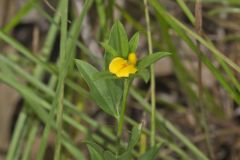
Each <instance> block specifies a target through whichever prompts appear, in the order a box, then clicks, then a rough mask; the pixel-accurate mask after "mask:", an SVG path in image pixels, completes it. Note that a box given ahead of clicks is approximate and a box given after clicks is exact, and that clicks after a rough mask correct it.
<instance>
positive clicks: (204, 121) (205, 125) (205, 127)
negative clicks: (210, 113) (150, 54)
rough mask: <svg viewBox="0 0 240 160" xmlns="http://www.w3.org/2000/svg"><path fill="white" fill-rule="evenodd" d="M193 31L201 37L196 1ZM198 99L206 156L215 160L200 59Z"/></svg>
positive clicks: (200, 21) (200, 7)
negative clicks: (206, 150)
mask: <svg viewBox="0 0 240 160" xmlns="http://www.w3.org/2000/svg"><path fill="white" fill-rule="evenodd" d="M195 17H196V21H195V30H196V32H197V33H198V34H199V35H200V36H201V35H202V4H201V0H197V1H196V4H195ZM197 47H198V49H199V50H201V48H200V47H201V44H200V43H199V42H198V41H197ZM198 97H199V108H200V111H201V113H200V123H201V126H202V129H203V131H204V134H205V137H206V146H207V149H208V152H209V153H208V154H209V156H210V157H211V159H215V157H214V153H213V148H212V145H211V142H210V138H209V129H208V123H207V114H206V111H205V108H204V104H203V100H204V98H203V83H202V62H201V59H200V58H198Z"/></svg>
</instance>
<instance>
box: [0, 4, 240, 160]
mask: <svg viewBox="0 0 240 160" xmlns="http://www.w3.org/2000/svg"><path fill="white" fill-rule="evenodd" d="M195 3H196V2H195V1H194V0H159V1H158V0H149V9H150V19H151V32H152V37H153V50H154V51H159V50H160V51H168V52H171V53H173V55H172V56H171V57H169V58H164V59H162V60H161V61H159V62H157V64H156V65H155V79H156V100H157V116H156V121H157V125H156V129H157V134H156V141H157V142H160V143H162V146H161V149H160V151H159V154H158V158H157V159H208V158H209V159H217V160H238V159H239V157H240V154H239V153H240V128H239V124H240V109H239V107H240V83H239V82H240V67H239V64H240V54H239V53H240V42H239V41H240V27H239V26H240V1H239V0H203V1H202V17H203V19H202V32H201V34H200V35H199V34H198V31H197V30H196V23H195V22H196V17H195ZM62 5H63V4H62V0H59V1H56V0H40V1H39V0H1V1H0V27H1V28H0V40H1V41H0V48H1V49H0V142H1V143H0V159H7V160H13V159H24V160H26V159H41V158H43V159H46V160H48V159H53V158H52V157H53V151H54V143H55V137H56V134H55V129H56V124H55V122H53V121H50V120H49V113H50V112H49V111H50V109H51V106H52V103H53V100H54V99H55V98H54V97H55V96H56V95H55V93H56V92H55V91H56V85H57V80H58V71H57V67H58V65H59V63H60V62H59V52H60V35H61V33H60V19H61V15H62V13H61V12H60V9H61V7H62ZM65 7H68V17H67V22H68V40H69V39H70V40H69V41H68V43H67V44H66V45H68V47H69V48H71V49H70V50H69V52H68V53H67V54H68V55H73V57H70V58H72V59H73V58H77V59H81V60H84V61H88V62H89V63H91V64H93V65H94V66H95V67H97V68H98V69H99V70H100V69H101V66H102V64H103V61H102V59H103V54H104V49H103V48H102V47H101V44H100V42H104V41H106V40H107V38H108V36H109V31H110V28H111V26H112V24H113V23H114V21H115V20H120V21H121V22H122V23H123V25H124V27H125V28H126V30H127V33H128V35H129V37H130V36H132V35H133V34H134V33H135V32H139V33H140V44H139V47H138V50H137V54H138V56H139V58H140V57H143V56H144V55H146V54H147V53H148V50H147V48H148V47H147V36H146V21H145V16H144V4H143V2H142V1H138V0H71V1H69V5H68V6H65ZM70 53H72V54H70ZM199 60H200V61H201V64H202V65H201V69H200V70H201V76H202V92H201V93H200V94H199V88H200V85H201V84H200V83H199V72H200V70H199ZM68 65H69V66H68V67H69V68H70V71H69V72H68V74H67V78H66V79H65V89H64V114H63V121H64V122H63V130H64V131H63V132H62V137H63V141H62V143H63V148H64V149H63V155H64V158H65V159H89V158H88V152H87V149H86V144H84V143H83V141H85V140H86V139H92V140H93V141H95V142H96V143H98V144H100V145H102V146H104V147H105V148H108V149H110V150H112V151H115V150H116V148H115V139H116V135H115V122H114V120H113V119H112V118H110V117H109V116H108V115H106V114H105V113H104V112H102V111H101V110H100V109H99V107H97V106H96V104H95V103H94V102H93V101H92V100H91V98H90V97H89V93H88V90H89V89H88V87H87V85H86V83H85V82H84V81H83V79H82V78H81V77H80V76H79V73H78V72H77V70H76V68H75V65H74V62H73V61H71V63H69V64H68ZM149 91H150V84H149V83H147V84H146V83H144V81H142V80H141V79H136V80H135V81H134V87H132V88H131V90H130V95H131V96H130V97H129V99H128V110H127V117H126V122H127V125H126V126H125V128H124V130H125V132H124V133H125V135H124V138H125V139H127V138H128V136H129V134H128V133H129V132H130V130H131V128H132V125H134V124H137V123H139V122H141V121H144V127H143V134H142V135H141V138H140V143H139V146H138V147H136V149H135V152H134V153H133V155H135V156H136V155H139V154H141V153H143V152H144V151H145V147H146V146H148V145H147V144H148V143H149V141H148V140H146V139H147V137H149V126H150V121H149V119H150V118H149V116H150V114H149V112H150V92H149ZM52 114H54V113H52ZM47 127H49V128H50V129H49V132H47V131H46V128H47ZM51 128H52V129H51ZM44 144H45V145H44ZM123 145H124V144H123ZM45 149H46V152H45V154H44V150H45ZM42 156H43V157H42ZM36 157H37V158H36ZM206 157H208V158H206Z"/></svg>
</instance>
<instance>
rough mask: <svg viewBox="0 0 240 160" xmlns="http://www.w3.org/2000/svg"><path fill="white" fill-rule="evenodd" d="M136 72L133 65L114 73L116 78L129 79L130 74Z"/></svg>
mask: <svg viewBox="0 0 240 160" xmlns="http://www.w3.org/2000/svg"><path fill="white" fill-rule="evenodd" d="M136 72H137V68H136V67H135V66H134V65H128V66H126V67H124V68H122V69H120V70H119V72H117V73H116V75H117V77H129V75H130V74H134V73H136Z"/></svg>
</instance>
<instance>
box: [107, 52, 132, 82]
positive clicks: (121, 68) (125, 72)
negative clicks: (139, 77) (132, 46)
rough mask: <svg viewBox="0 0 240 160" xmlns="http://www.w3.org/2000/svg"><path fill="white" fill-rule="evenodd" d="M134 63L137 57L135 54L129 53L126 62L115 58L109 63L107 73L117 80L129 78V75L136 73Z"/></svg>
mask: <svg viewBox="0 0 240 160" xmlns="http://www.w3.org/2000/svg"><path fill="white" fill-rule="evenodd" d="M136 63H137V56H136V54H135V53H130V54H129V55H128V60H125V59H123V58H121V57H116V58H114V59H113V60H112V61H111V62H110V65H109V71H110V72H111V73H113V74H115V75H116V76H117V77H119V78H121V77H129V75H130V74H134V73H136V72H137V68H136Z"/></svg>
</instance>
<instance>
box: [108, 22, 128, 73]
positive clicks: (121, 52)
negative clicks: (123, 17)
mask: <svg viewBox="0 0 240 160" xmlns="http://www.w3.org/2000/svg"><path fill="white" fill-rule="evenodd" d="M108 45H109V46H111V47H112V48H113V49H114V50H115V51H116V52H117V53H118V56H119V57H123V58H127V56H128V37H127V33H126V31H125V29H124V27H123V25H122V23H121V22H120V21H116V22H115V23H114V24H113V26H112V28H111V32H110V36H109V41H108ZM112 58H113V57H112V55H111V53H109V52H108V51H106V53H105V55H104V59H105V68H107V67H108V64H109V62H110V61H111V59H112Z"/></svg>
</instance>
